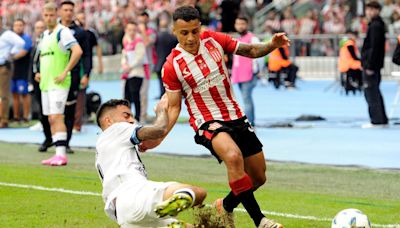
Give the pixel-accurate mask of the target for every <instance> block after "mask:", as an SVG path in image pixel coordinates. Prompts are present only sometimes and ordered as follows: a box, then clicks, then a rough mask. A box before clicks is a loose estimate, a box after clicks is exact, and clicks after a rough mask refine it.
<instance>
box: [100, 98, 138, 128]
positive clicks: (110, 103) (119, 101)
mask: <svg viewBox="0 0 400 228" xmlns="http://www.w3.org/2000/svg"><path fill="white" fill-rule="evenodd" d="M119 105H123V106H126V107H128V108H131V103H130V102H129V101H128V100H125V99H111V100H109V101H107V102H106V103H103V104H102V105H101V106H100V108H99V109H98V110H97V112H96V122H97V125H98V126H99V127H100V128H101V124H100V119H101V117H103V115H104V113H105V112H107V111H109V110H111V109H114V108H116V107H117V106H119Z"/></svg>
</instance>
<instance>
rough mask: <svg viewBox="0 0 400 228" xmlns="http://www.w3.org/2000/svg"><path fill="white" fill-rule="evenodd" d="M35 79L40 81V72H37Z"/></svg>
mask: <svg viewBox="0 0 400 228" xmlns="http://www.w3.org/2000/svg"><path fill="white" fill-rule="evenodd" d="M35 81H36V82H38V83H40V73H36V74H35Z"/></svg>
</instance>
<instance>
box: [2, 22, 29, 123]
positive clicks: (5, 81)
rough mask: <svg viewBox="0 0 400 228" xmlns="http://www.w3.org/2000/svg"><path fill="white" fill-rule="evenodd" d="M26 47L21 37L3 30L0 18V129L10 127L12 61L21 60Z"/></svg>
mask: <svg viewBox="0 0 400 228" xmlns="http://www.w3.org/2000/svg"><path fill="white" fill-rule="evenodd" d="M24 45H25V41H24V40H23V39H22V38H21V37H20V36H19V35H17V34H16V33H14V32H12V31H9V30H5V29H3V21H2V17H0V101H1V103H0V107H1V108H0V128H7V127H8V121H9V116H8V115H9V105H10V85H11V77H12V61H15V60H17V59H18V58H20V56H18V55H17V54H18V53H20V50H22V49H23V47H24Z"/></svg>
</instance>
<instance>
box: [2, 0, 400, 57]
mask: <svg viewBox="0 0 400 228" xmlns="http://www.w3.org/2000/svg"><path fill="white" fill-rule="evenodd" d="M55 2H58V1H57V0H55ZM74 2H75V3H76V7H75V11H76V12H82V11H83V12H85V13H86V15H90V16H89V17H87V20H88V21H87V23H88V26H89V27H92V28H94V29H95V30H96V31H97V32H98V34H99V37H100V44H101V45H102V48H103V53H105V54H115V53H117V52H120V51H121V48H122V46H121V45H120V43H121V42H120V41H121V40H122V36H123V33H124V30H123V28H124V26H125V25H126V23H127V22H128V21H131V20H133V19H134V18H136V16H137V15H139V14H140V13H141V12H143V11H146V12H147V13H148V14H149V17H150V24H149V26H150V27H151V28H153V29H155V28H156V27H157V18H158V16H159V15H160V14H161V13H163V12H168V13H172V11H173V10H174V9H175V8H176V7H177V6H181V5H185V4H190V5H196V7H197V9H198V10H199V11H200V13H201V18H202V25H205V26H207V27H208V28H209V29H212V30H216V31H222V32H233V31H234V28H233V22H234V19H235V18H236V17H237V16H238V15H239V14H241V15H244V16H246V17H248V18H250V20H251V18H252V17H253V16H254V13H255V12H256V11H257V10H259V9H261V8H262V7H263V6H265V5H266V4H268V3H270V2H272V1H260V0H175V1H164V0H138V1H132V0H111V1H106V0H85V1H83V0H77V1H74ZM356 2H357V1H344V0H326V1H321V0H299V1H295V3H294V4H292V6H291V7H285V8H283V9H279V10H278V9H272V10H270V11H269V12H268V14H267V18H266V21H265V23H264V32H265V33H272V32H273V31H277V30H283V31H285V32H286V33H288V34H289V35H311V34H344V33H345V32H346V31H347V30H352V31H357V32H358V33H360V34H365V32H366V31H367V24H368V22H367V20H366V18H365V16H363V10H362V8H363V6H358V5H356V4H357V3H356ZM380 2H381V4H382V6H383V8H382V14H381V16H382V18H383V19H384V21H385V23H386V25H387V31H388V32H389V33H390V34H398V33H399V32H400V1H396V0H381V1H380ZM44 3H45V0H35V1H29V0H4V1H1V3H0V14H1V15H2V17H3V23H4V25H5V27H9V26H11V25H12V23H13V21H14V20H15V19H19V18H20V19H23V20H24V21H26V22H35V21H37V20H39V19H40V17H41V15H40V12H39V11H38V10H36V9H39V8H40V7H42V6H43V4H44ZM304 4H309V5H310V4H312V6H317V7H312V8H311V7H303V8H305V9H306V10H302V9H297V8H300V7H299V6H301V5H304ZM29 24H30V23H29ZM250 24H251V21H250ZM32 28H33V27H32V26H26V31H25V32H26V33H28V34H32V32H33V29H32ZM297 54H298V53H297Z"/></svg>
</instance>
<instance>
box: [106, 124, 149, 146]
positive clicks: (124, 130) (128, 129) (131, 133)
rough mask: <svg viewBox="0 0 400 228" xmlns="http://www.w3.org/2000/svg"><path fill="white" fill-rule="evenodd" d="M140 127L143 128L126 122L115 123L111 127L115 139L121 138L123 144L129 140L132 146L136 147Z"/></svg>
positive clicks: (138, 141)
mask: <svg viewBox="0 0 400 228" xmlns="http://www.w3.org/2000/svg"><path fill="white" fill-rule="evenodd" d="M142 127H143V126H142V125H140V124H131V123H127V122H121V123H116V124H115V125H114V126H113V130H114V131H113V135H115V137H122V138H123V139H124V140H123V141H124V142H127V141H128V140H129V142H130V143H132V144H133V145H137V144H139V143H140V140H139V139H138V137H137V132H138V131H139V130H140V128H142Z"/></svg>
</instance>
